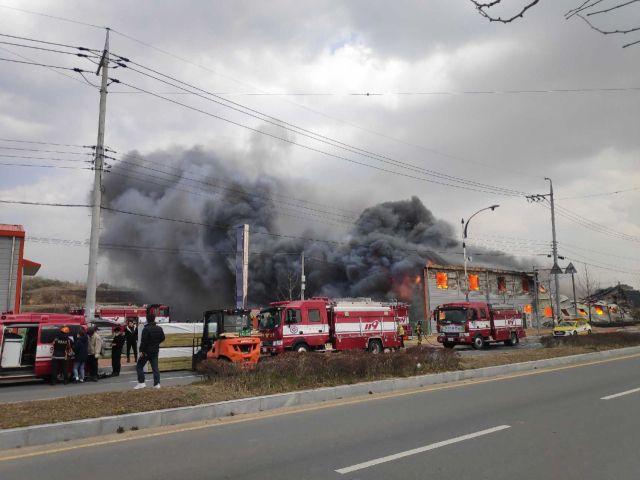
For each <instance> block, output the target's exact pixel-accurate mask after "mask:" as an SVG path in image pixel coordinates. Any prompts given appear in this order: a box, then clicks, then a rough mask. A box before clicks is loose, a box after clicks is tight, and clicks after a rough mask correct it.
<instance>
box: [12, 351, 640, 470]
mask: <svg viewBox="0 0 640 480" xmlns="http://www.w3.org/2000/svg"><path fill="white" fill-rule="evenodd" d="M636 357H640V353H637V354H633V355H626V356H624V357H616V358H607V359H604V360H597V361H595V362H586V363H579V364H576V365H565V366H562V367H556V368H547V369H543V370H535V371H531V372H524V373H516V374H513V375H504V376H500V377H495V378H487V379H484V380H474V379H468V380H462V381H460V383H454V384H448V385H441V386H432V387H425V388H420V389H416V390H411V391H406V392H399V393H390V394H383V395H379V396H376V397H357V398H354V399H351V400H343V401H339V402H333V403H330V404H324V405H318V406H315V407H305V408H301V409H296V410H291V411H284V412H275V413H267V414H262V415H259V416H255V417H248V418H239V419H236V420H229V421H224V422H222V423H210V424H209V423H207V424H204V425H197V426H193V427H186V428H179V429H175V430H169V431H163V432H157V433H147V434H141V435H136V436H130V437H124V438H117V439H114V440H104V441H101V442H91V443H85V444H81V445H73V446H69V447H62V448H53V449H50V450H44V451H41V452H33V453H25V454H21V455H12V456H8V457H2V458H0V462H4V461H7V460H18V459H21V458H29V457H36V456H40V455H50V454H52V453H59V452H66V451H69V450H77V449H79V448H89V447H98V446H102V445H110V444H112V443H122V442H128V441H132V440H140V439H143V438H153V437H160V436H164V435H171V434H175V433H184V432H193V431H195V430H202V429H204V428H214V427H222V426H226V425H234V424H238V423H245V422H253V421H257V420H263V419H267V418H275V417H283V416H285V415H295V414H298V413H305V412H313V411H316V410H324V409H327V408H335V407H341V406H345V405H351V404H354V403H364V402H373V401H377V400H383V399H387V398H397V397H404V396H407V395H416V394H420V393H426V392H434V391H438V390H448V389H450V388H458V387H465V386H468V385H479V384H482V383H490V382H497V381H501V380H508V379H511V378H520V377H527V376H529V375H538V374H540V373H549V372H557V371H559V370H568V369H570V368H579V367H586V366H590V365H597V364H600V363H608V362H615V361H618V360H626V359H629V358H636ZM0 455H2V452H0Z"/></svg>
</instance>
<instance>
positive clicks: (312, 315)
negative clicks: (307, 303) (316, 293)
mask: <svg viewBox="0 0 640 480" xmlns="http://www.w3.org/2000/svg"><path fill="white" fill-rule="evenodd" d="M319 321H320V310H309V322H313V323H318V322H319Z"/></svg>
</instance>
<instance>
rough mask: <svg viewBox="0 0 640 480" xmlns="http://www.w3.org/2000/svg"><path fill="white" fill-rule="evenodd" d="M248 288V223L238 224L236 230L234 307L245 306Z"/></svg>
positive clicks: (241, 307)
mask: <svg viewBox="0 0 640 480" xmlns="http://www.w3.org/2000/svg"><path fill="white" fill-rule="evenodd" d="M247 290H249V225H247V224H244V225H240V226H239V227H238V228H237V231H236V308H237V309H238V310H240V309H245V308H247Z"/></svg>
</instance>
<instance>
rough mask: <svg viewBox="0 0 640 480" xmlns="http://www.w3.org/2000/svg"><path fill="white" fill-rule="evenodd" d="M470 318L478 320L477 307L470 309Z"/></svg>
mask: <svg viewBox="0 0 640 480" xmlns="http://www.w3.org/2000/svg"><path fill="white" fill-rule="evenodd" d="M469 320H478V311H477V310H476V309H475V308H471V309H469Z"/></svg>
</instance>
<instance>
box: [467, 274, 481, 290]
mask: <svg viewBox="0 0 640 480" xmlns="http://www.w3.org/2000/svg"><path fill="white" fill-rule="evenodd" d="M469 290H480V285H479V284H478V275H469Z"/></svg>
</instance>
